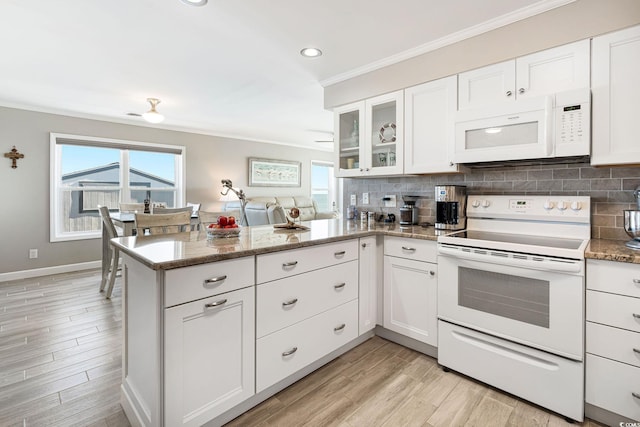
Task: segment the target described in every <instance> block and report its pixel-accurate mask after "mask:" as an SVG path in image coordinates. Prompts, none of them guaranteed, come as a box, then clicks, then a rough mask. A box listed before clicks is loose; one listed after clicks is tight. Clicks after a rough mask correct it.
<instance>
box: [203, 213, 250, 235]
mask: <svg viewBox="0 0 640 427" xmlns="http://www.w3.org/2000/svg"><path fill="white" fill-rule="evenodd" d="M221 215H223V216H226V217H229V216H234V217H236V219H239V218H240V211H221V212H208V211H198V222H199V223H200V229H201V230H204V229H205V228H206V227H207V226H208V225H209V224H215V223H217V222H218V217H219V216H221Z"/></svg>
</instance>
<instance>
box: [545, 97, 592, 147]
mask: <svg viewBox="0 0 640 427" xmlns="http://www.w3.org/2000/svg"><path fill="white" fill-rule="evenodd" d="M590 99H591V93H590V91H589V90H575V91H569V92H564V93H560V94H557V95H556V106H555V117H554V121H555V137H556V155H566V156H570V155H575V156H578V155H588V154H589V151H590V150H589V148H590V146H591V102H590Z"/></svg>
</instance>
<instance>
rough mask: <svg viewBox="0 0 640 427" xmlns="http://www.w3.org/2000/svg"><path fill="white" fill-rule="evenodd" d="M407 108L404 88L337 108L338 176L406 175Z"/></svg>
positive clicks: (335, 121)
mask: <svg viewBox="0 0 640 427" xmlns="http://www.w3.org/2000/svg"><path fill="white" fill-rule="evenodd" d="M403 111H404V103H403V91H396V92H392V93H388V94H385V95H380V96H376V97H375V98H370V99H367V100H365V101H361V102H357V103H353V104H349V105H346V106H343V107H339V108H336V109H335V110H334V126H335V132H334V138H336V141H335V154H336V161H335V164H336V167H335V170H336V176H338V177H354V176H358V177H364V176H377V175H399V174H402V173H403V164H402V163H403V159H404V133H403V127H404V113H403Z"/></svg>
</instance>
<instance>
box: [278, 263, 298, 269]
mask: <svg viewBox="0 0 640 427" xmlns="http://www.w3.org/2000/svg"><path fill="white" fill-rule="evenodd" d="M296 265H298V261H291V262H283V263H282V268H287V267H295V266H296Z"/></svg>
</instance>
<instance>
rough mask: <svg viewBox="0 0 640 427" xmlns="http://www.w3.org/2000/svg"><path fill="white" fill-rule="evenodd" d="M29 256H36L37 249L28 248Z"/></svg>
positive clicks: (31, 257)
mask: <svg viewBox="0 0 640 427" xmlns="http://www.w3.org/2000/svg"><path fill="white" fill-rule="evenodd" d="M29 258H30V259H34V258H38V250H37V249H29Z"/></svg>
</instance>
